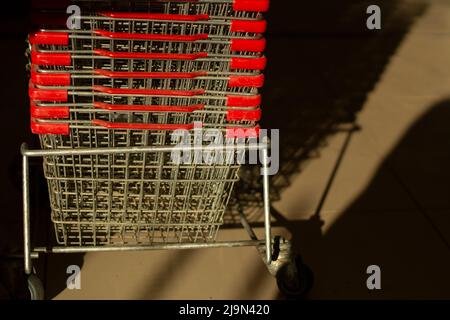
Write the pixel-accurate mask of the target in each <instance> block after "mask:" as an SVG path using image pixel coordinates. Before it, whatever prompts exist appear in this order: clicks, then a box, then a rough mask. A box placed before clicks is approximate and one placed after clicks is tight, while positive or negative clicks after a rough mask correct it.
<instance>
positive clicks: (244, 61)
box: [230, 57, 266, 70]
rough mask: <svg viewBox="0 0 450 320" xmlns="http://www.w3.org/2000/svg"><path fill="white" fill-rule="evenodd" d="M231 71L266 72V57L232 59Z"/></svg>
mask: <svg viewBox="0 0 450 320" xmlns="http://www.w3.org/2000/svg"><path fill="white" fill-rule="evenodd" d="M230 68H231V69H247V70H264V69H265V68H266V57H259V58H231V64H230Z"/></svg>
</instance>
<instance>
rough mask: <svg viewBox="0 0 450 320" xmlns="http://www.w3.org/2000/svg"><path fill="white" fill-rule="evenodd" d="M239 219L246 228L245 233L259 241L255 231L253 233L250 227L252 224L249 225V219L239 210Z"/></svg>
mask: <svg viewBox="0 0 450 320" xmlns="http://www.w3.org/2000/svg"><path fill="white" fill-rule="evenodd" d="M239 217H240V218H241V224H242V226H243V227H244V229H245V231H247V234H248V236H249V237H250V239H252V240H258V237H257V236H256V234H255V231H253V228H252V226H251V225H250V223H248V220H247V217H246V216H245V214H244V213H243V212H242V210H239Z"/></svg>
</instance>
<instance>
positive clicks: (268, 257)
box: [262, 148, 272, 265]
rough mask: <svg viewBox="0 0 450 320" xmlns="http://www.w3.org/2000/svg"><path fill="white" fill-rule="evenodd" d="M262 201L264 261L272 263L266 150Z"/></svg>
mask: <svg viewBox="0 0 450 320" xmlns="http://www.w3.org/2000/svg"><path fill="white" fill-rule="evenodd" d="M262 153H263V159H262V166H263V199H264V231H265V236H266V260H267V264H268V265H270V263H271V262H272V231H271V226H270V199H269V167H268V154H267V148H263V150H262Z"/></svg>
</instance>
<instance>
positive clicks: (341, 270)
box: [273, 99, 450, 299]
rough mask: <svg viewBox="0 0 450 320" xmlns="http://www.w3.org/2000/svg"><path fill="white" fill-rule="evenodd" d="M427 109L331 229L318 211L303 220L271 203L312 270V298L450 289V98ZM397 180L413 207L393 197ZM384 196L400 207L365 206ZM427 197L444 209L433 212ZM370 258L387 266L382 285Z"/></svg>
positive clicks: (431, 293) (429, 294) (436, 294)
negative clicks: (372, 285) (371, 271)
mask: <svg viewBox="0 0 450 320" xmlns="http://www.w3.org/2000/svg"><path fill="white" fill-rule="evenodd" d="M429 110H430V111H429V112H427V113H426V114H425V115H424V116H423V117H421V118H420V119H418V120H417V122H416V123H414V124H413V125H412V126H411V128H410V129H409V130H408V132H407V133H406V134H405V135H404V137H403V138H402V140H401V141H400V142H399V143H398V145H397V146H396V147H395V148H394V150H393V151H392V152H391V153H390V154H389V155H388V156H387V157H386V159H385V160H384V161H383V162H382V164H381V165H380V167H379V168H378V169H377V173H376V174H375V175H374V178H373V179H372V181H371V182H370V183H369V185H368V187H367V188H366V189H365V190H364V191H363V192H362V193H361V195H360V196H359V197H358V198H357V199H356V200H355V201H354V202H353V203H351V204H350V205H349V207H348V208H347V209H346V210H345V211H344V212H342V213H341V214H340V215H339V218H338V220H337V221H336V222H335V223H333V225H332V226H331V227H330V228H329V229H328V230H327V231H326V233H323V232H322V230H321V228H322V222H321V221H320V218H319V215H314V216H313V217H312V218H311V219H310V220H306V221H291V220H289V221H288V220H286V219H285V218H283V216H282V214H281V213H279V212H276V211H275V210H274V211H273V214H274V216H275V217H276V219H277V223H278V224H279V225H281V226H283V227H284V228H286V229H287V230H289V232H290V233H291V234H292V237H293V238H292V242H293V244H294V247H295V248H296V249H297V250H298V251H299V252H300V253H301V255H302V257H303V260H304V261H306V263H307V264H308V265H309V266H310V267H311V269H312V270H313V271H314V274H315V279H316V288H315V290H313V291H312V294H311V297H312V298H314V297H320V298H322V299H323V298H326V299H329V298H334V299H336V298H350V299H361V298H367V299H373V298H375V299H386V298H396V299H405V298H413V299H417V298H419V299H420V298H427V299H430V298H431V299H447V298H448V297H450V289H449V288H450V279H449V277H448V276H447V271H446V270H448V266H449V265H450V254H449V253H450V239H449V238H448V234H449V232H450V220H449V215H448V210H445V209H444V208H447V209H448V208H450V200H449V198H448V193H449V192H450V184H449V181H450V168H449V167H448V163H449V161H450V144H449V141H448V137H449V136H450V127H449V126H448V123H449V122H450V99H449V100H444V101H441V102H439V103H438V104H436V105H434V106H432V107H431V109H429ZM412 159H413V160H412ZM387 175H392V177H393V179H394V181H391V180H389V179H387V178H386V176H387ZM397 184H398V185H400V186H401V188H402V189H403V192H404V194H405V196H406V197H407V198H408V199H410V201H411V202H412V203H413V204H414V208H412V209H411V208H404V206H405V202H404V199H395V198H393V197H392V194H398V192H393V191H394V190H395V185H397ZM386 201H388V203H389V206H390V207H392V208H397V209H396V210H392V212H387V213H382V214H380V212H376V209H375V212H367V209H368V208H376V207H377V203H383V202H384V203H386ZM424 204H427V205H430V204H432V205H434V206H435V207H437V208H440V210H442V211H445V213H442V212H439V210H437V211H438V213H437V214H436V212H428V211H427V210H428V209H425V208H424ZM402 208H403V211H402ZM433 213H434V214H436V215H433ZM423 225H425V226H423ZM423 228H425V229H426V230H429V232H424V231H422V230H423ZM436 257H439V258H436ZM436 259H437V260H436ZM372 264H376V265H379V266H380V267H381V268H382V271H384V270H386V271H385V272H383V273H382V274H383V277H382V288H385V290H380V291H379V292H371V291H370V290H368V289H367V287H366V279H367V277H368V275H367V274H366V268H367V267H368V266H369V265H372ZM279 298H282V297H281V296H280V297H279Z"/></svg>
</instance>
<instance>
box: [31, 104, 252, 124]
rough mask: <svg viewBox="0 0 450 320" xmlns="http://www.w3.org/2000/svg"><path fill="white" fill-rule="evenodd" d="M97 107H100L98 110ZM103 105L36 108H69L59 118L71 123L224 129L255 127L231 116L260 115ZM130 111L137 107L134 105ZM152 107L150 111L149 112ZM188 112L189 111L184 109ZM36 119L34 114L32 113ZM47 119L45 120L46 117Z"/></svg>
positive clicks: (194, 108)
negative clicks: (188, 126) (233, 114)
mask: <svg viewBox="0 0 450 320" xmlns="http://www.w3.org/2000/svg"><path fill="white" fill-rule="evenodd" d="M96 106H97V107H96ZM98 106H100V107H102V104H99V103H96V102H94V104H52V103H38V104H36V108H37V109H39V112H42V110H45V109H49V110H51V109H52V108H61V107H62V108H68V110H69V112H68V115H67V117H64V118H62V117H59V119H63V120H65V121H68V122H70V123H74V124H75V123H79V122H86V121H88V122H92V120H94V119H100V120H105V121H109V122H125V123H148V124H149V123H159V124H165V123H170V124H187V123H194V122H200V123H202V124H203V125H204V126H205V127H222V126H232V125H240V126H243V127H254V126H255V125H256V120H257V118H245V116H243V117H242V118H241V119H239V120H238V119H236V118H230V116H229V115H230V114H232V112H236V111H237V112H243V113H245V112H258V111H259V110H260V109H259V108H223V107H209V106H202V105H198V106H192V109H191V110H192V111H186V112H180V111H179V110H177V106H170V107H165V108H166V110H164V111H158V110H157V109H158V107H159V106H156V107H155V106H150V107H152V109H149V110H151V111H145V106H142V107H143V109H142V110H139V111H132V110H131V111H129V110H125V109H126V107H124V108H122V109H120V108H117V107H120V105H112V104H107V105H106V104H105V107H107V108H110V109H109V110H105V109H101V108H99V107H98ZM131 107H138V106H137V105H132V106H131ZM150 107H149V108H150ZM167 108H172V109H173V111H168V110H167ZM185 108H189V107H185ZM32 116H33V111H32ZM44 119H45V117H44Z"/></svg>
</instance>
